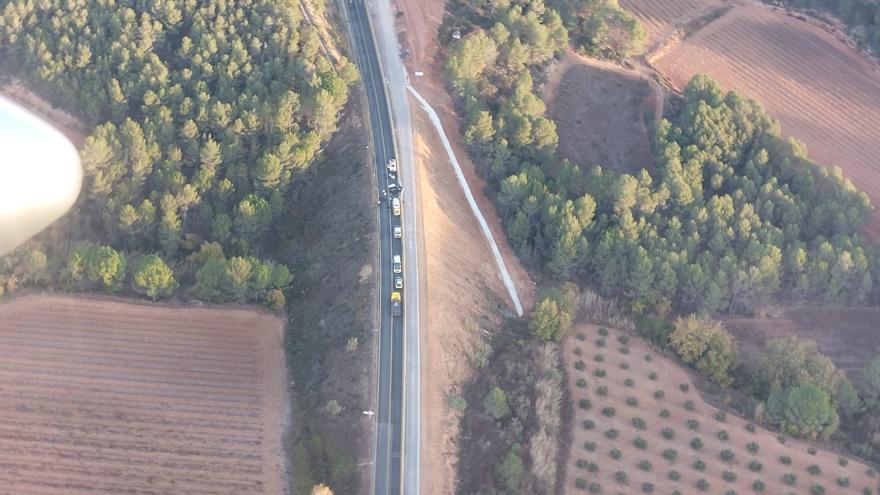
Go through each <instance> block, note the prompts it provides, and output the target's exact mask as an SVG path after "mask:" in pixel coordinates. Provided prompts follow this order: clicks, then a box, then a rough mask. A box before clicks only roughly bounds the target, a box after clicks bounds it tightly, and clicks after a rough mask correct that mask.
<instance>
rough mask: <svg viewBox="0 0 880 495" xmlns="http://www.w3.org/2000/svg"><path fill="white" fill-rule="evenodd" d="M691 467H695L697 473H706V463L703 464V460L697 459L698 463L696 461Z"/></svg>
mask: <svg viewBox="0 0 880 495" xmlns="http://www.w3.org/2000/svg"><path fill="white" fill-rule="evenodd" d="M691 467H693V468H694V469H696V470H697V471H704V470H705V469H706V463H705V462H703V461H702V460H701V459H697V460H696V461H694V463H693V464H692V465H691Z"/></svg>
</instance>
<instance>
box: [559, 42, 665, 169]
mask: <svg viewBox="0 0 880 495" xmlns="http://www.w3.org/2000/svg"><path fill="white" fill-rule="evenodd" d="M543 93H544V100H545V101H546V102H548V105H547V106H548V110H549V115H550V118H551V119H553V121H554V122H556V130H557V132H558V134H559V152H560V154H561V155H562V156H563V157H565V158H568V159H569V160H571V162H572V163H574V164H576V165H580V166H582V167H592V166H593V165H601V166H603V167H608V168H611V169H614V170H616V171H618V172H626V173H634V172H637V171H638V170H640V169H642V168H648V169H650V167H651V142H650V137H649V130H648V129H649V127H651V128H652V127H653V121H654V119H655V117H656V113H657V109H658V107H659V102H658V101H657V97H658V94H657V92H655V91H654V90H653V88H652V85H651V83H650V82H649V80H648V79H647V78H645V77H643V76H641V75H640V74H639V73H637V72H634V71H628V70H626V69H622V68H620V67H618V66H615V65H612V64H605V63H602V62H597V61H593V60H590V59H586V58H583V57H579V56H577V55H575V54H574V53H572V52H571V51H568V52H566V53H565V55H564V56H563V57H562V58H561V59H560V60H559V61H558V62H556V63H555V64H554V65H553V66H552V67H551V68H550V70H549V73H548V80H547V84H546V85H545V86H544V90H543ZM646 121H647V122H646Z"/></svg>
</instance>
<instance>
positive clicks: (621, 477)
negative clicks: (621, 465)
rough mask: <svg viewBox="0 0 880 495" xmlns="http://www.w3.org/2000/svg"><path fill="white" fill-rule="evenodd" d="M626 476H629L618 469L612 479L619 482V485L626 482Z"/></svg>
mask: <svg viewBox="0 0 880 495" xmlns="http://www.w3.org/2000/svg"><path fill="white" fill-rule="evenodd" d="M627 478H629V477H628V476H627V475H626V473H625V472H623V471H618V472H616V473H614V479H615V480H617V482H618V483H620V484H621V485H622V484H624V483H626V480H627Z"/></svg>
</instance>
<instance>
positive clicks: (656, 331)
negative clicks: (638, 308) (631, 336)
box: [636, 314, 675, 348]
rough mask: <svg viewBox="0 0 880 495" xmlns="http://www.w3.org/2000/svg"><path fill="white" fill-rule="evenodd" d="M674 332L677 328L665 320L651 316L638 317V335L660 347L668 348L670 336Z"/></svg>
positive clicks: (642, 315)
mask: <svg viewBox="0 0 880 495" xmlns="http://www.w3.org/2000/svg"><path fill="white" fill-rule="evenodd" d="M673 330H675V327H674V326H673V325H672V324H671V323H669V322H668V321H666V320H664V319H663V318H658V317H656V316H652V315H649V314H640V315H638V316H637V317H636V333H638V334H639V335H640V336H642V337H643V338H645V339H647V340H649V341H650V342H652V343H653V344H655V345H657V346H658V347H661V348H663V347H666V345H667V344H668V343H669V334H670V333H672V331H673Z"/></svg>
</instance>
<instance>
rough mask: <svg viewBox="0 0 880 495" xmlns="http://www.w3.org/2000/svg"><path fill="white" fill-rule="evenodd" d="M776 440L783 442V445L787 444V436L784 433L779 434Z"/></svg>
mask: <svg viewBox="0 0 880 495" xmlns="http://www.w3.org/2000/svg"><path fill="white" fill-rule="evenodd" d="M776 441H777V442H779V443H781V444H782V445H785V437H784V436H782V435H779V436H777V437H776Z"/></svg>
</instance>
